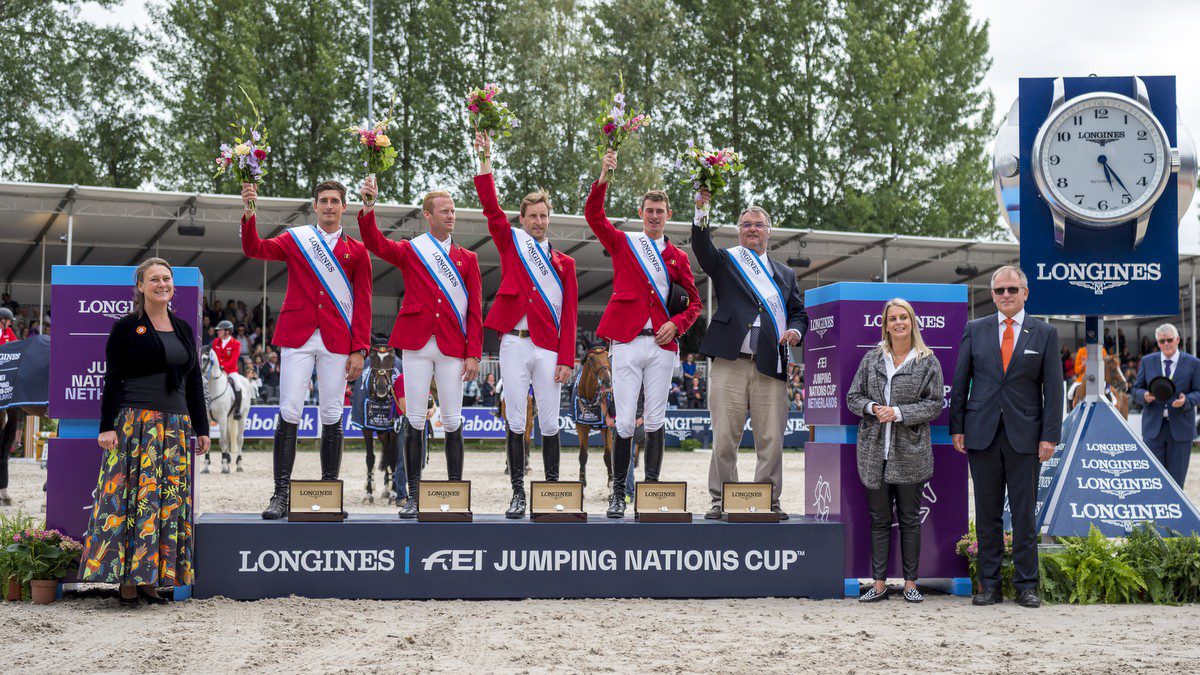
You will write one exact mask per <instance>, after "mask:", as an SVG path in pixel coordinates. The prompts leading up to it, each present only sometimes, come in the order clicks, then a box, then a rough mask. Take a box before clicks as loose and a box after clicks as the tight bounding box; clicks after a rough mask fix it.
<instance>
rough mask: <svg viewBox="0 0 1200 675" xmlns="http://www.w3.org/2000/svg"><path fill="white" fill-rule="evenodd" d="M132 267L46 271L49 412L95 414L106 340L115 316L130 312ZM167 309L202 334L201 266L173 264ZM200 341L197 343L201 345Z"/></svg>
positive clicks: (62, 267)
mask: <svg viewBox="0 0 1200 675" xmlns="http://www.w3.org/2000/svg"><path fill="white" fill-rule="evenodd" d="M136 270H137V268H136V267H117V266H100V265H55V266H54V269H53V270H52V271H51V274H50V283H51V287H50V306H51V307H53V308H54V339H53V341H51V358H50V416H51V417H54V418H56V419H95V418H97V417H99V416H100V392H101V390H102V389H103V388H104V369H105V363H104V344H105V342H106V341H107V340H108V331H109V330H110V329H111V328H112V325H113V324H114V323H116V321H117V319H119V318H121V317H122V316H124V315H126V314H128V313H129V312H131V311H133V275H134V272H135V271H136ZM173 272H174V278H175V298H174V300H172V301H171V309H172V310H173V311H174V312H175V313H176V314H177V315H178V316H179V318H181V319H183V320H184V321H186V322H187V323H188V324H190V325H191V327H192V330H193V331H195V332H196V336H197V338H199V336H200V332H199V327H200V294H201V293H202V292H203V289H202V281H201V277H200V270H199V269H197V268H195V267H176V268H174V270H173ZM199 346H200V343H199V342H197V343H196V347H197V348H199Z"/></svg>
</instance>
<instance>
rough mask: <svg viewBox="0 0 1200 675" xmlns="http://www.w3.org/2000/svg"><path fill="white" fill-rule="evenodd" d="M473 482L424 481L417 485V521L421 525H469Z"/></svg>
mask: <svg viewBox="0 0 1200 675" xmlns="http://www.w3.org/2000/svg"><path fill="white" fill-rule="evenodd" d="M471 520H472V516H471V481H469V480H423V481H419V482H418V483H417V521H418V522H421V523H469V522H471Z"/></svg>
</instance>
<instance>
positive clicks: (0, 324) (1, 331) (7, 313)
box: [0, 307, 17, 345]
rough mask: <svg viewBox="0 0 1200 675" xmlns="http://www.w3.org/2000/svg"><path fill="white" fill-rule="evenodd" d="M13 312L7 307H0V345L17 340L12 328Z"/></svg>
mask: <svg viewBox="0 0 1200 675" xmlns="http://www.w3.org/2000/svg"><path fill="white" fill-rule="evenodd" d="M12 322H13V313H12V310H11V309H9V308H7V307H0V345H3V344H8V343H9V342H16V341H17V334H16V333H14V332H13V329H12Z"/></svg>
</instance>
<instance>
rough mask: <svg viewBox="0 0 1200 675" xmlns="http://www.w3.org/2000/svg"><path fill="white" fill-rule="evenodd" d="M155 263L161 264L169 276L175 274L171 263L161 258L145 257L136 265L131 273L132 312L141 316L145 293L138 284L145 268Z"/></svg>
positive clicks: (144, 303) (144, 272) (144, 273)
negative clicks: (169, 273) (135, 268)
mask: <svg viewBox="0 0 1200 675" xmlns="http://www.w3.org/2000/svg"><path fill="white" fill-rule="evenodd" d="M155 265H162V266H163V267H165V268H167V270H168V271H169V272H171V276H172V277H174V276H175V270H174V269H172V268H171V263H169V262H167V261H166V260H163V259H162V258H146V259H145V260H143V261H142V264H140V265H138V266H137V271H135V272H134V273H133V313H134V314H136V315H138V316H141V315H142V312H143V310H144V309H145V306H146V294H145V293H143V292H142V291H141V289H139V288H138V284H140V283H142V277H143V276H145V275H146V270H148V269H150V268H151V267H154V266H155Z"/></svg>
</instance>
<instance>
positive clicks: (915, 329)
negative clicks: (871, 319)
mask: <svg viewBox="0 0 1200 675" xmlns="http://www.w3.org/2000/svg"><path fill="white" fill-rule="evenodd" d="M893 307H900V308H902V309H903V310H904V311H905V312H907V313H908V321H909V323H911V324H912V348H913V349H915V350H916V351H917V358H918V359H923V358H925V357H926V356H933V350H932V349H930V348H929V347H926V346H925V340H923V339H922V338H921V323H920V322H919V321H917V312H916V310H914V309H913V307H912V305H910V304H908V301H907V300H905V299H904V298H892V299H891V300H888V301H887V303H885V304H884V306H883V312H882V313H881V314H880V315H879V316H880V318H881V319H882V320H881V321H880V328H879V332H880V339H879V347H880V348H881V349H883V351H885V352H887V353H888V354H889V355H894V354H895V352H893V351H892V336H891V334H890V333H888V329H887V315H888V310H890V309H891V308H893Z"/></svg>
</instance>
